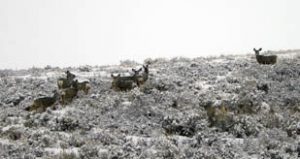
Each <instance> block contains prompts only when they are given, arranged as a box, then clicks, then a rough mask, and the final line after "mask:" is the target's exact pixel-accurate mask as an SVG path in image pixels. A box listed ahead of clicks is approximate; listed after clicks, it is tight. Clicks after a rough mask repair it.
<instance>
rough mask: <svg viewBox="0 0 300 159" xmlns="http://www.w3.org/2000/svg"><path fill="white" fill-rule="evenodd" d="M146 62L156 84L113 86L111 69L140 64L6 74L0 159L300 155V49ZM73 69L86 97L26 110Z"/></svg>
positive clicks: (0, 98)
mask: <svg viewBox="0 0 300 159" xmlns="http://www.w3.org/2000/svg"><path fill="white" fill-rule="evenodd" d="M276 54H277V55H278V63H277V64H276V65H274V66H268V65H259V64H257V62H256V61H255V57H254V55H242V56H241V55H236V56H235V55H230V56H220V57H205V58H195V59H189V58H183V57H181V58H173V59H169V60H168V59H147V60H146V61H145V62H147V63H150V66H149V67H150V75H149V80H148V81H147V82H146V83H145V85H143V86H142V87H141V88H135V89H133V90H131V91H128V92H115V91H113V90H111V89H110V86H111V81H112V79H111V77H110V76H111V73H115V74H118V73H120V74H121V75H128V74H130V73H131V68H139V67H141V66H142V64H137V63H135V62H131V61H125V62H122V63H121V64H120V65H118V66H82V67H78V68H63V69H61V68H54V67H53V68H51V67H47V68H43V69H42V68H32V69H28V70H0V76H1V79H0V108H1V110H0V158H18V159H19V158H170V159H171V158H182V159H183V158H191V159H194V158H199V159H200V158H212V159H218V158H237V159H241V158H244V159H248V158H249V159H250V158H284V159H285V158H286V159H288V158H298V157H299V155H300V98H299V97H300V85H299V83H300V52H299V51H285V52H284V51H283V52H276ZM66 70H70V71H71V72H72V73H74V74H75V75H76V76H77V78H78V79H80V80H88V81H90V83H91V86H92V89H91V91H90V93H89V94H88V95H85V94H83V93H81V94H79V96H78V98H76V99H75V100H73V102H72V103H71V104H69V105H66V106H61V105H60V104H57V105H56V110H52V109H50V108H49V109H47V110H46V111H45V112H43V113H34V112H27V111H25V110H24V109H25V108H26V107H27V106H29V105H30V104H32V102H33V99H35V98H37V97H40V96H50V95H52V91H53V90H55V89H57V83H56V80H57V78H59V77H64V76H65V75H64V72H65V71H66Z"/></svg>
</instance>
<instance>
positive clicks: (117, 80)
mask: <svg viewBox="0 0 300 159" xmlns="http://www.w3.org/2000/svg"><path fill="white" fill-rule="evenodd" d="M132 71H133V72H134V74H133V75H132V76H126V77H121V75H120V74H118V75H117V76H114V75H113V74H111V77H112V78H113V81H112V84H111V89H113V90H115V91H128V90H131V89H133V88H134V87H135V86H136V85H137V81H138V78H139V77H138V75H139V72H140V71H142V69H139V70H138V71H136V70H134V69H132Z"/></svg>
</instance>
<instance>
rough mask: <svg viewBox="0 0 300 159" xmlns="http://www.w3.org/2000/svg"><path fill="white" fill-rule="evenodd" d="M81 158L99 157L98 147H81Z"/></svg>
mask: <svg viewBox="0 0 300 159" xmlns="http://www.w3.org/2000/svg"><path fill="white" fill-rule="evenodd" d="M79 156H80V158H81V159H89V158H98V149H97V147H96V146H95V145H84V146H82V147H81V148H80V149H79Z"/></svg>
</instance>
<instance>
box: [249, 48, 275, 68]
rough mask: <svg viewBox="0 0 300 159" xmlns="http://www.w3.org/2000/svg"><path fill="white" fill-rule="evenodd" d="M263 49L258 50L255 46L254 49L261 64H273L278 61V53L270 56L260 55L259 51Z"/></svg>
mask: <svg viewBox="0 0 300 159" xmlns="http://www.w3.org/2000/svg"><path fill="white" fill-rule="evenodd" d="M261 50H262V48H259V49H258V50H256V49H255V48H253V51H254V52H255V57H256V60H257V62H258V63H259V64H264V65H273V64H275V63H276V61H277V56H276V55H270V56H264V55H259V52H260V51H261Z"/></svg>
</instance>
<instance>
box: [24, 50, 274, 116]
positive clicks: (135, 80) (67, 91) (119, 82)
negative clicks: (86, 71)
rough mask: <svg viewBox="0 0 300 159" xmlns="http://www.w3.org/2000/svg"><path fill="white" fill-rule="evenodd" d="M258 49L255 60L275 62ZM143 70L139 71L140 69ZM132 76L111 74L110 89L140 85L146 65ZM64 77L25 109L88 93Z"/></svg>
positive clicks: (41, 107) (70, 76)
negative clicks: (48, 95)
mask: <svg viewBox="0 0 300 159" xmlns="http://www.w3.org/2000/svg"><path fill="white" fill-rule="evenodd" d="M261 50H262V48H260V49H255V48H254V49H253V51H254V52H255V55H256V60H257V62H258V63H259V64H275V63H276V61H277V56H276V55H271V56H264V55H259V53H260V51H261ZM143 69H144V71H143V72H142V73H141V71H142V70H143ZM132 71H133V73H134V74H133V75H132V76H125V77H121V75H120V74H118V75H113V74H111V77H112V79H113V80H112V84H111V89H113V90H114V91H129V90H131V89H133V88H135V87H141V86H142V85H143V84H144V83H145V82H146V81H147V80H148V75H149V68H148V65H143V68H140V69H139V70H135V69H132ZM65 73H66V75H67V77H66V78H59V79H58V80H57V85H58V89H59V91H57V90H55V91H53V96H52V97H42V98H38V99H35V100H34V101H33V104H32V105H31V106H29V107H27V108H26V110H27V111H36V112H44V111H45V110H46V109H47V108H48V107H51V106H53V105H55V103H57V101H60V102H61V104H63V105H65V104H68V103H70V102H72V100H73V99H74V98H75V97H76V96H77V93H78V91H84V92H85V94H88V92H89V90H90V88H91V85H90V83H89V82H88V81H84V82H78V80H77V79H75V78H76V76H75V75H74V74H72V73H71V72H70V71H66V72H65Z"/></svg>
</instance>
